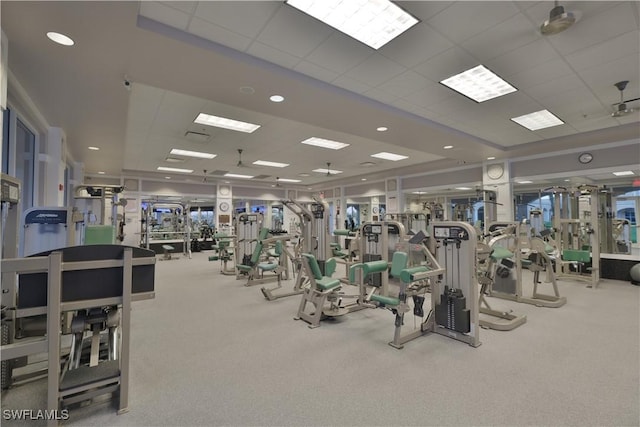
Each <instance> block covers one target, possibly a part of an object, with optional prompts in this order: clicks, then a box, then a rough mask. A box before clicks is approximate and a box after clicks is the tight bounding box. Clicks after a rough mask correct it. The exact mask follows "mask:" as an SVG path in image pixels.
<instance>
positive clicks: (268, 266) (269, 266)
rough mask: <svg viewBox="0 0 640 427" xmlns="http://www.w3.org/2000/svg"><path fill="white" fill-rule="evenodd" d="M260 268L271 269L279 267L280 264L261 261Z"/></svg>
mask: <svg viewBox="0 0 640 427" xmlns="http://www.w3.org/2000/svg"><path fill="white" fill-rule="evenodd" d="M258 268H259V269H260V270H264V271H271V270H275V269H276V268H278V264H276V263H270V262H261V263H260V264H258Z"/></svg>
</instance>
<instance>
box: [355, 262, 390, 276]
mask: <svg viewBox="0 0 640 427" xmlns="http://www.w3.org/2000/svg"><path fill="white" fill-rule="evenodd" d="M387 268H389V264H388V263H387V261H384V260H380V261H369V262H365V263H364V264H362V274H364V275H365V276H366V275H368V274H371V273H380V272H381V271H385V270H386V269H387Z"/></svg>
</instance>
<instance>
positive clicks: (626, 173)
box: [613, 171, 635, 176]
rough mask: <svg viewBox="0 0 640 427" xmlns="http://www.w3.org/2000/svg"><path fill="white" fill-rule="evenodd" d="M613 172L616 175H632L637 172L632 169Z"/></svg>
mask: <svg viewBox="0 0 640 427" xmlns="http://www.w3.org/2000/svg"><path fill="white" fill-rule="evenodd" d="M613 174H614V175H615V176H631V175H635V173H633V172H632V171H620V172H613Z"/></svg>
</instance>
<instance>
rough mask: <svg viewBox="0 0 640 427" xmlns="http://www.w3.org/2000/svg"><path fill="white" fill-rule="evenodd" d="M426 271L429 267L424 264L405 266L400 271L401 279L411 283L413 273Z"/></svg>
mask: <svg viewBox="0 0 640 427" xmlns="http://www.w3.org/2000/svg"><path fill="white" fill-rule="evenodd" d="M425 271H429V268H427V267H425V266H424V265H421V266H418V267H411V268H405V269H403V270H402V271H401V272H400V280H402V282H403V283H411V282H413V275H414V274H416V273H424V272H425Z"/></svg>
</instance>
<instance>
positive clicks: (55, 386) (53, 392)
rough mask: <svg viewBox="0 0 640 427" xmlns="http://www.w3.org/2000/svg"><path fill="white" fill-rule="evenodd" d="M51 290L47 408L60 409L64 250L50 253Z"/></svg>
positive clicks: (51, 409) (49, 423)
mask: <svg viewBox="0 0 640 427" xmlns="http://www.w3.org/2000/svg"><path fill="white" fill-rule="evenodd" d="M48 282H49V292H48V294H47V305H48V307H49V315H48V316H47V337H48V341H49V365H48V371H49V376H48V378H47V409H49V410H50V411H53V410H57V409H58V391H59V389H60V315H61V314H62V310H61V307H60V298H61V295H62V252H52V253H51V255H49V274H48ZM47 425H48V426H56V425H58V421H57V420H55V419H50V420H47Z"/></svg>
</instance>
